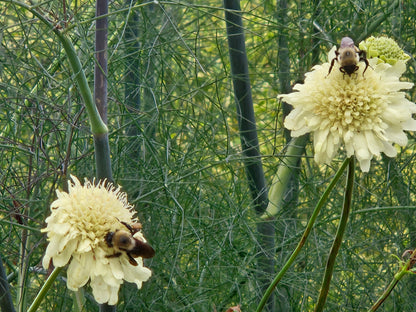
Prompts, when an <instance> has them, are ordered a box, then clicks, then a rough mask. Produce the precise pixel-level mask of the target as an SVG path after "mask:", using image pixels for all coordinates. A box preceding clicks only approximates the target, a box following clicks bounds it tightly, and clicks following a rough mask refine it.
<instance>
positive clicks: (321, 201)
mask: <svg viewBox="0 0 416 312" xmlns="http://www.w3.org/2000/svg"><path fill="white" fill-rule="evenodd" d="M348 164H349V159H346V160H345V161H344V162H343V163H342V166H341V167H340V168H339V169H338V171H337V173H336V174H335V176H334V178H333V179H332V181H331V183H330V184H329V185H328V187H327V189H326V190H325V192H324V193H323V194H322V196H321V198H320V199H319V202H318V204H317V205H316V207H315V209H314V210H313V212H312V215H311V217H310V219H309V222H308V225H307V226H306V229H305V232H304V233H303V235H302V238H301V239H300V241H299V243H298V245H297V246H296V248H295V250H294V251H293V253H292V255H291V256H290V258H289V260H287V262H286V263H285V265H284V266H283V268H282V269H281V270H280V272H279V273H278V274H277V275H276V277H275V278H274V280H273V282H272V283H271V284H270V286H269V288H267V290H266V292H265V293H264V295H263V298H262V299H261V301H260V303H259V305H258V307H257V310H256V312H260V311H262V310H263V308H264V305H265V304H266V302H267V299H268V298H269V297H270V295H271V294H272V293H273V290H274V288H275V287H276V285H277V284H278V283H279V282H280V280H281V279H282V277H283V275H284V274H285V273H286V271H287V270H288V269H289V268H290V266H291V265H292V263H293V262H294V261H295V259H296V257H297V256H298V254H299V252H300V250H301V249H302V247H303V245H305V243H306V239H307V238H308V236H309V233H310V232H311V230H312V227H313V225H314V223H315V221H316V218H317V217H318V214H319V212H320V211H321V208H322V206H323V205H324V203H325V202H326V200H327V199H328V196H329V194H330V193H331V191H332V189H333V188H334V187H335V185H336V183H337V182H338V180H339V178H340V177H341V175H342V174H343V172H344V170H345V168H346V167H347V165H348Z"/></svg>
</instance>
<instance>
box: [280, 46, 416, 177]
mask: <svg viewBox="0 0 416 312" xmlns="http://www.w3.org/2000/svg"><path fill="white" fill-rule="evenodd" d="M333 57H335V53H334V50H333V51H331V52H330V55H329V59H333ZM369 64H370V66H369V67H368V68H367V70H366V71H365V73H363V72H364V70H365V68H366V65H365V64H364V63H363V62H359V63H358V64H357V66H358V67H359V68H358V70H357V71H356V72H355V73H353V74H351V75H348V74H345V73H342V72H341V71H340V64H338V62H335V64H334V67H333V68H332V71H331V72H330V74H328V72H329V67H330V64H329V63H324V64H322V65H317V66H315V67H314V68H313V70H312V71H311V72H309V73H307V74H306V77H305V83H304V84H297V85H295V87H294V90H296V91H297V92H293V93H290V94H283V95H279V98H280V99H282V100H283V101H285V102H287V103H289V104H291V105H292V106H293V108H294V109H293V110H292V111H291V113H290V114H289V115H288V116H287V117H286V119H285V123H284V125H285V127H286V128H288V129H289V130H292V132H291V135H292V136H293V137H298V136H301V135H303V134H306V133H309V132H311V133H313V140H314V149H315V160H316V162H317V163H326V164H329V163H330V162H331V160H332V159H333V158H334V157H335V155H336V154H337V152H338V149H339V148H340V146H341V145H344V146H345V149H346V152H347V156H348V157H349V156H353V155H355V156H356V158H357V159H358V161H359V164H360V167H361V170H362V171H363V172H368V171H369V169H370V161H371V159H372V158H373V156H379V155H380V153H381V152H383V153H384V154H386V155H387V156H389V157H394V156H396V154H397V151H396V149H395V148H394V147H393V143H397V144H399V145H400V146H405V145H406V144H407V136H406V134H405V133H404V132H403V131H404V130H416V121H415V120H414V119H413V118H412V114H413V113H415V112H416V105H415V104H414V103H412V102H410V101H408V100H407V99H406V97H405V94H404V92H401V91H400V90H403V89H410V88H411V87H412V86H413V84H412V83H409V82H402V81H400V80H399V79H400V76H401V75H402V73H403V72H404V71H405V69H406V66H405V63H404V62H403V61H398V62H397V63H396V64H394V65H393V66H392V65H389V64H386V63H381V64H377V61H375V60H371V59H370V60H369Z"/></svg>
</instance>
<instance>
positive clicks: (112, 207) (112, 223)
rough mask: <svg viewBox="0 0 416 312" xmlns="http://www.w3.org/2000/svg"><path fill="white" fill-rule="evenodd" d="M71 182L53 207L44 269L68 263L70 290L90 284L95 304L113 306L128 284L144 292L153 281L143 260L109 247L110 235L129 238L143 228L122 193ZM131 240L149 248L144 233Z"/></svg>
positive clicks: (59, 195) (99, 186) (48, 229)
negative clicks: (145, 285)
mask: <svg viewBox="0 0 416 312" xmlns="http://www.w3.org/2000/svg"><path fill="white" fill-rule="evenodd" d="M71 178H72V181H73V183H71V182H68V186H69V191H68V193H66V192H61V191H58V190H57V191H56V192H57V196H58V198H57V199H56V200H55V201H54V202H53V203H52V204H51V212H52V213H51V215H50V216H49V217H48V218H47V219H46V222H47V226H46V228H45V229H43V230H42V232H46V233H47V236H48V241H49V244H48V247H47V249H46V252H45V256H44V258H43V267H44V268H48V266H49V263H50V261H51V260H52V261H53V265H54V266H56V267H62V266H65V265H66V264H68V263H69V266H68V270H67V286H68V288H69V289H71V290H74V291H76V290H78V288H80V287H82V286H84V285H85V284H86V283H87V282H88V281H90V285H91V288H92V291H93V295H94V298H95V299H96V301H97V302H98V303H108V304H110V305H114V304H116V303H117V301H118V290H119V288H120V285H121V284H122V283H123V281H124V280H125V281H128V282H132V283H136V285H137V287H138V288H141V286H142V282H144V281H147V280H148V279H149V277H150V276H151V271H150V270H149V269H148V268H146V267H144V266H143V260H142V257H137V255H136V254H134V256H135V257H134V258H132V259H133V260H131V259H130V256H131V255H130V253H128V252H127V251H125V249H123V250H120V249H117V248H115V247H116V246H112V244H110V243H109V242H108V236H109V233H116V232H117V231H125V232H127V233H128V232H129V228H128V227H130V228H131V226H130V224H132V225H134V224H138V220H137V218H135V217H134V210H133V206H132V205H130V204H129V203H128V201H127V196H126V194H125V193H123V192H121V191H120V188H115V187H114V186H113V185H112V184H108V185H107V186H105V181H104V182H100V183H98V185H94V184H93V183H90V182H89V181H87V180H86V181H85V183H84V185H81V183H80V182H79V180H78V179H77V178H76V177H74V176H71ZM126 235H127V234H126ZM130 235H131V239H133V241H134V240H139V241H140V242H143V244H145V245H146V240H145V239H144V237H143V235H142V233H141V232H140V231H139V230H137V231H136V230H135V231H131V233H130ZM149 247H150V246H149ZM150 248H151V247H150ZM152 250H153V249H152ZM132 261H134V263H135V264H134V265H132ZM136 264H137V265H136Z"/></svg>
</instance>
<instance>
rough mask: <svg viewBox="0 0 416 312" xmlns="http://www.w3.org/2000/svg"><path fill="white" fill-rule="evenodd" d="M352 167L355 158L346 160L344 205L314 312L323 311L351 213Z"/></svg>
mask: <svg viewBox="0 0 416 312" xmlns="http://www.w3.org/2000/svg"><path fill="white" fill-rule="evenodd" d="M354 167H355V158H354V157H350V158H349V159H348V173H347V184H346V188H345V195H344V205H343V208H342V213H341V219H340V222H339V225H338V229H337V233H336V235H335V239H334V242H333V244H332V247H331V251H330V253H329V257H328V261H327V265H326V269H325V274H324V278H323V281H322V287H321V292H320V294H319V298H318V302H317V304H316V307H315V310H314V311H315V312H320V311H323V309H324V306H325V302H326V298H327V296H328V292H329V285H330V283H331V279H332V273H333V271H334V267H335V260H336V258H337V255H338V251H339V249H340V247H341V243H342V238H343V236H344V233H345V229H346V227H347V222H348V217H349V214H350V211H351V202H352V194H353V189H354Z"/></svg>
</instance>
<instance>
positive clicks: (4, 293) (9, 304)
mask: <svg viewBox="0 0 416 312" xmlns="http://www.w3.org/2000/svg"><path fill="white" fill-rule="evenodd" d="M0 310H1V311H3V312H15V311H16V310H15V309H14V306H13V301H12V296H11V295H10V288H9V283H8V281H7V276H6V271H5V270H4V266H3V261H2V260H1V255H0Z"/></svg>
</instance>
